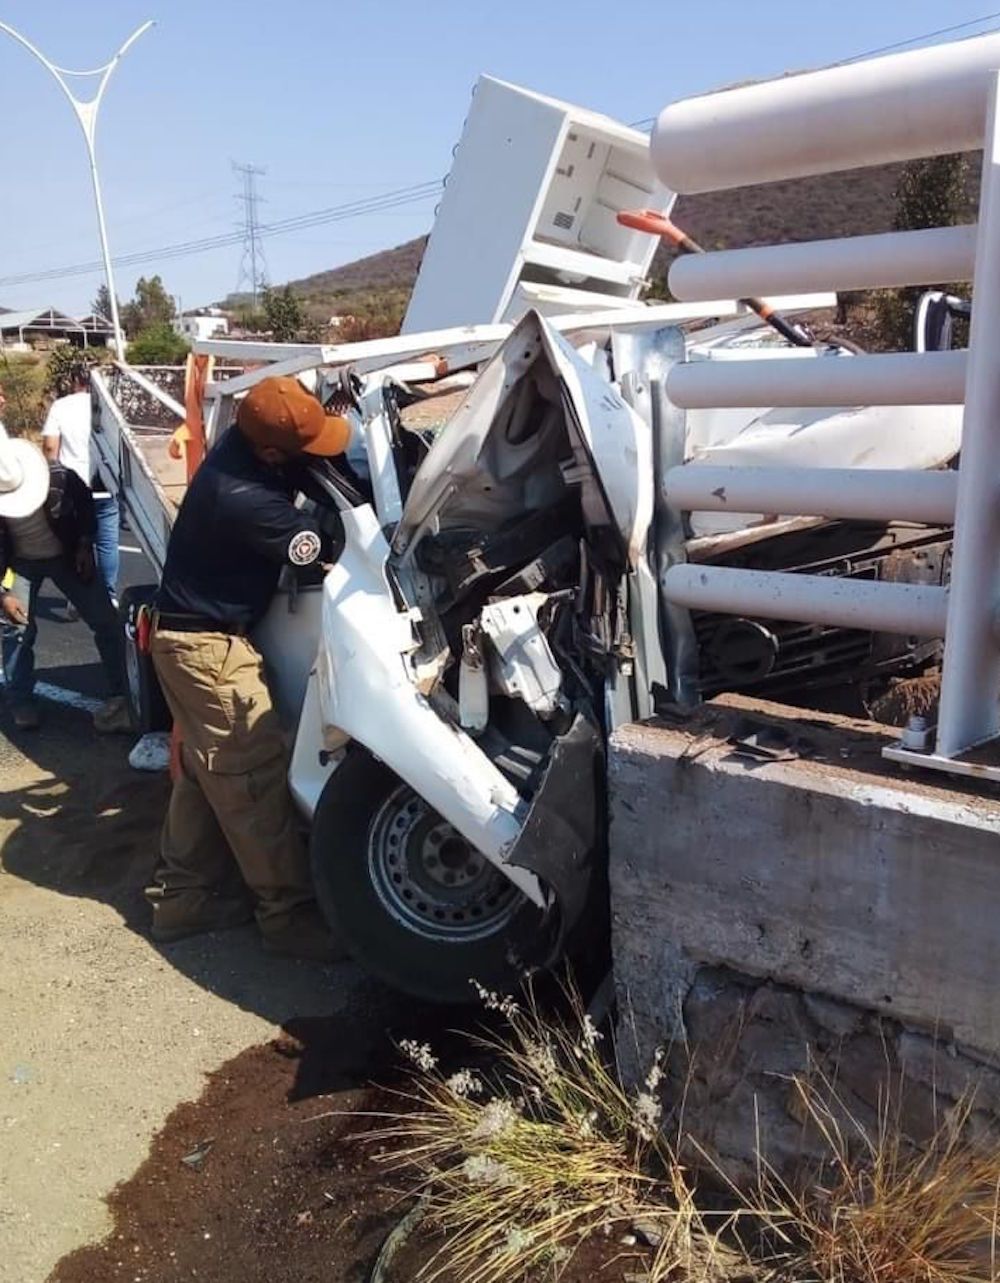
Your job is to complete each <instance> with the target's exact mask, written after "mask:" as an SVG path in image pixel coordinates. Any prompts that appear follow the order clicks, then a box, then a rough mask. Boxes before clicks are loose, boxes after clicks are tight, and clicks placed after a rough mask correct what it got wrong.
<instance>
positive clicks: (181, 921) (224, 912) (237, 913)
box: [146, 887, 253, 944]
mask: <svg viewBox="0 0 1000 1283" xmlns="http://www.w3.org/2000/svg"><path fill="white" fill-rule="evenodd" d="M146 898H147V900H149V902H150V904H152V906H153V926H152V928H151V930H150V935H151V936H152V937H153V939H154V940H157V941H159V943H160V944H171V943H172V942H173V941H175V940H184V939H185V938H186V937H187V936H196V935H201V934H202V933H203V932H205V931H228V930H229V929H230V928H231V927H241V926H243V924H244V923H245V922H249V921H250V919H251V918H252V917H253V906H252V905H251V904H250V903H249V901H247V900H245V899H239V898H231V897H228V896H221V895H213V894H212V893H211V892H209V891H176V892H173V893H170V892H169V891H168V892H166V893H164V892H163V890H162V889H161V888H160V887H148V888H147V890H146Z"/></svg>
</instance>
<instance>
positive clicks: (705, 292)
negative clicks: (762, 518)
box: [651, 35, 1000, 779]
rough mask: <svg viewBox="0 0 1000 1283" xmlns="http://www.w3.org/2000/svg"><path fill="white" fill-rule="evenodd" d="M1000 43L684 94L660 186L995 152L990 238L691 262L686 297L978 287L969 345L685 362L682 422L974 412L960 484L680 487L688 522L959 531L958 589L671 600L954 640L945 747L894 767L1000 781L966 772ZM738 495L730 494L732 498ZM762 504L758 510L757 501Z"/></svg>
mask: <svg viewBox="0 0 1000 1283" xmlns="http://www.w3.org/2000/svg"><path fill="white" fill-rule="evenodd" d="M998 68H1000V36H998V35H990V36H984V37H979V38H976V39H971V40H964V41H958V42H954V43H951V44H945V45H938V46H935V47H932V48H929V49H920V50H916V51H914V52H909V53H904V54H895V55H891V56H889V57H884V58H877V59H870V60H868V61H865V62H859V63H853V64H851V65H848V66H843V67H836V68H831V69H828V70H826V71H819V72H813V73H809V74H805V75H801V76H790V77H786V78H783V79H781V80H778V81H771V82H767V83H764V84H757V85H749V86H745V87H743V88H740V89H732V90H727V91H724V92H722V93H718V94H709V95H706V96H704V97H699V98H693V99H687V100H684V101H681V102H678V103H675V104H673V105H671V106H669V107H667V108H666V109H665V110H664V111H663V113H662V114H661V116H660V118H659V121H658V123H657V126H656V129H655V130H654V132H653V137H652V142H651V150H652V156H653V162H654V166H655V168H656V170H657V173H658V176H659V177H660V178H661V180H662V181H664V182H665V183H666V184H667V185H668V186H669V187H671V188H673V189H674V190H675V191H678V192H681V193H692V192H706V191H721V190H728V189H730V188H733V187H738V186H743V185H745V184H757V183H764V182H770V181H774V180H777V179H789V178H799V177H805V176H807V175H812V174H821V173H831V172H835V171H837V170H843V169H854V168H859V167H863V166H866V165H875V164H882V163H885V162H888V161H901V160H911V159H915V158H917V157H922V156H928V155H940V154H944V153H948V152H956V151H963V150H970V149H973V148H978V147H982V148H983V153H984V155H983V170H982V185H981V195H980V204H979V217H978V222H977V223H976V225H975V226H970V227H957V228H955V227H952V228H931V229H928V230H926V231H920V232H896V233H886V234H884V235H878V236H860V237H849V238H844V239H843V240H837V241H816V242H812V243H804V244H795V245H778V246H766V247H763V248H757V249H745V250H731V251H722V252H718V253H708V254H705V255H703V256H701V257H697V258H696V257H691V258H681V259H678V260H677V261H676V262H675V263H674V265H673V267H672V268H671V271H670V287H671V290H672V291H673V293H674V295H675V296H676V297H677V298H678V299H680V300H681V301H692V300H697V299H701V298H705V297H707V296H709V295H713V294H719V293H722V294H724V295H727V296H731V295H732V296H743V295H750V294H760V293H765V292H776V291H782V292H784V291H803V292H804V291H810V290H816V289H833V290H837V289H841V290H846V289H874V288H883V287H887V286H902V285H914V284H916V285H919V284H927V283H933V282H936V281H942V280H972V279H973V278H974V279H975V282H976V287H975V294H974V306H973V311H972V323H971V333H970V343H969V350H968V352H967V353H963V352H949V353H927V354H913V355H911V354H898V355H895V354H893V355H888V356H884V355H880V356H865V355H862V356H857V357H851V358H849V359H843V360H832V359H831V360H817V361H791V360H776V361H768V362H758V363H754V364H751V363H750V362H740V361H727V362H705V363H702V364H700V365H691V366H686V367H684V366H680V367H677V368H676V369H675V370H674V371H673V372H672V373H671V376H670V378H669V380H668V385H667V391H668V394H669V396H670V397H671V399H672V400H673V401H674V402H676V403H677V404H678V405H680V406H684V407H705V406H737V405H764V404H766V405H775V406H795V405H820V406H836V405H862V404H881V405H919V404H924V405H933V404H959V403H962V402H964V405H965V412H964V419H963V429H962V451H961V461H960V467H959V471H958V474H957V478H955V477H954V476H949V475H947V474H936V475H935V474H930V475H928V474H925V473H917V472H913V473H900V472H898V471H891V472H889V471H887V472H878V471H868V472H861V471H858V470H849V469H843V470H842V469H835V470H828V471H827V470H822V469H800V468H769V469H758V470H750V469H746V470H743V469H739V468H734V469H731V470H727V473H729V475H727V476H726V477H720V475H719V473H720V469H718V468H712V467H702V466H698V465H694V466H692V465H687V466H684V467H681V468H678V469H674V470H672V472H671V473H670V474H669V478H668V482H669V485H670V487H671V489H672V493H674V494H678V495H679V494H682V495H683V500H684V505H685V506H686V507H687V508H688V509H689V510H694V511H702V510H710V509H713V508H716V509H717V508H718V507H719V506H720V505H722V506H727V507H730V508H732V509H733V510H734V511H736V510H738V511H761V510H763V511H767V512H781V513H787V514H789V515H803V516H805V515H810V516H830V517H833V516H838V515H842V516H847V517H849V516H852V515H857V516H866V517H868V518H870V517H872V516H875V515H877V516H878V517H880V518H882V519H887V520H889V519H902V518H906V519H910V520H913V519H917V520H924V521H929V522H932V523H933V522H936V521H940V520H941V519H943V518H946V517H947V518H949V519H950V517H951V515H953V516H954V521H955V541H954V555H953V562H952V573H951V584H950V587H949V588H947V589H943V588H917V587H911V586H904V585H900V584H868V583H853V582H849V581H839V580H835V579H829V578H820V577H817V576H808V575H782V574H780V573H778V572H758V571H746V570H737V569H732V568H725V567H717V566H697V567H693V566H675V567H673V568H671V569H670V570H669V571H668V572H667V575H666V577H665V591H666V595H667V596H668V598H669V599H670V600H672V601H675V602H677V603H680V604H683V605H687V606H690V607H694V608H697V609H710V610H722V611H727V612H731V613H752V614H756V615H760V616H763V617H767V616H768V614H770V615H771V616H773V617H777V618H786V619H787V618H792V619H800V620H803V621H810V622H829V623H832V624H836V625H841V626H844V627H860V628H867V629H872V630H875V631H903V632H913V633H918V634H921V635H941V633H942V632H943V634H944V637H945V649H944V668H943V676H942V690H941V702H940V709H939V716H938V728H937V742H936V746H935V749H934V751H933V752H930V753H921V752H915V751H913V750H911V749H909V748H906V747H902V746H893V747H891V748H888V749H886V750H885V752H886V755H887V756H889V757H892V758H894V759H896V760H900V761H905V762H908V763H914V764H920V765H923V766H929V767H935V768H938V769H941V770H945V771H951V772H954V773H959V774H974V775H977V776H980V777H989V778H992V779H1000V767H998V766H995V765H991V764H989V763H987V762H983V761H976V762H972V761H969V760H968V757H967V755H968V754H969V753H970V751H971V750H972V749H974V748H976V747H978V746H981V745H984V744H986V743H988V742H989V741H992V740H995V739H996V738H997V737H998V736H1000V610H998V608H1000V432H998V424H1000V361H998V360H997V356H996V349H997V344H998V342H1000V111H998V101H1000V99H998V91H1000V72H998V70H997V69H998ZM720 490H721V494H720ZM751 499H753V500H754V501H753V502H751Z"/></svg>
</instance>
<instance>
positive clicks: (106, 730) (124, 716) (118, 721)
mask: <svg viewBox="0 0 1000 1283" xmlns="http://www.w3.org/2000/svg"><path fill="white" fill-rule="evenodd" d="M94 730H96V731H97V732H99V734H101V735H116V734H121V733H127V732H129V731H131V730H132V719H131V717H129V712H128V704H127V703H126V701H125V696H124V695H112V696H111V698H110V699H106V700H105V701H104V703H103V704H102V705H101V707H100V708H99V709H98V710H97V712H96V713H95V714H94Z"/></svg>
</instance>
